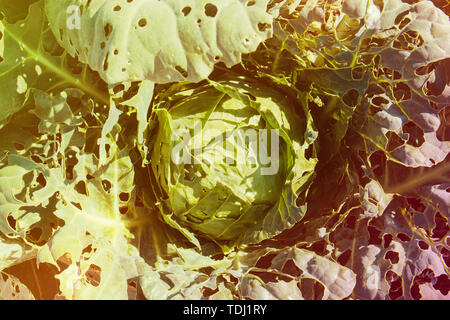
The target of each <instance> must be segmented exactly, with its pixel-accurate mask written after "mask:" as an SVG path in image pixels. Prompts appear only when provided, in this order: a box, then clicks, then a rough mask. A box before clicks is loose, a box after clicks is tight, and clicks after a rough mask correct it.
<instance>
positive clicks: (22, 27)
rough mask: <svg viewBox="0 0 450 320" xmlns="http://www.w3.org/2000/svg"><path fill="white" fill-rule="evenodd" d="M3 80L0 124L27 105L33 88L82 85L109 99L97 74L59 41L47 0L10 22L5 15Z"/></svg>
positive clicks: (0, 44)
mask: <svg viewBox="0 0 450 320" xmlns="http://www.w3.org/2000/svg"><path fill="white" fill-rule="evenodd" d="M36 34H37V35H36ZM83 70H84V71H83ZM0 80H1V82H2V90H1V91H0V127H1V126H3V125H4V123H5V121H7V120H8V118H9V117H10V115H12V114H13V113H15V112H17V111H18V110H20V109H21V108H22V107H23V106H24V104H25V102H26V101H27V100H28V99H29V98H30V90H31V89H41V90H45V91H47V90H50V91H57V89H58V88H59V89H61V88H65V87H70V86H71V87H79V88H81V89H82V90H83V91H84V92H85V93H86V94H89V95H91V96H94V97H97V98H99V99H100V101H106V102H107V101H108V100H107V99H106V98H105V95H104V93H102V92H101V90H100V89H99V88H98V87H97V86H96V83H98V80H96V79H95V76H94V75H92V74H90V73H89V72H87V70H85V68H84V69H83V67H82V66H80V65H79V64H78V63H77V62H76V61H75V60H73V59H72V58H70V56H68V55H67V53H65V52H64V51H63V50H61V48H60V47H59V46H58V44H57V43H56V41H55V39H54V37H53V34H52V33H51V31H50V29H49V27H48V24H47V20H46V17H45V13H44V6H43V1H38V2H36V3H33V4H32V5H31V6H30V7H29V14H28V15H26V17H24V18H23V20H18V21H14V22H9V20H8V19H7V18H6V17H5V18H3V19H2V21H1V22H0Z"/></svg>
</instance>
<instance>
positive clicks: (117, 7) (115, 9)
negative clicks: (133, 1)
mask: <svg viewBox="0 0 450 320" xmlns="http://www.w3.org/2000/svg"><path fill="white" fill-rule="evenodd" d="M113 10H114V11H120V10H122V7H121V6H115V7H114V9H113Z"/></svg>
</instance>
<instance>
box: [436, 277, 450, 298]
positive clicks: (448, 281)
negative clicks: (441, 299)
mask: <svg viewBox="0 0 450 320" xmlns="http://www.w3.org/2000/svg"><path fill="white" fill-rule="evenodd" d="M433 288H435V289H436V290H439V291H440V292H441V293H442V294H443V295H444V296H446V295H447V294H448V292H449V291H450V278H449V277H448V275H446V274H441V275H440V276H439V277H437V278H436V281H435V283H434V284H433Z"/></svg>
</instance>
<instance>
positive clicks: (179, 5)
mask: <svg viewBox="0 0 450 320" xmlns="http://www.w3.org/2000/svg"><path fill="white" fill-rule="evenodd" d="M267 1H268V0H256V1H255V2H254V4H253V5H252V6H246V5H245V2H243V1H238V0H228V1H218V0H208V1H206V0H202V1H191V2H189V3H186V2H185V1H180V0H164V1H157V0H145V1H142V0H139V1H133V2H129V3H123V2H122V1H120V0H114V1H110V0H108V1H106V0H93V1H88V0H83V1H75V0H46V12H47V16H48V19H49V21H50V26H51V28H52V30H53V32H54V34H55V35H56V38H57V39H58V41H59V42H60V43H61V45H62V46H63V47H64V48H65V49H66V50H67V51H68V52H69V53H70V54H71V55H72V56H77V57H78V59H79V60H80V61H82V62H85V63H87V64H89V66H90V67H91V68H92V69H93V70H95V71H97V72H98V73H99V74H100V76H101V77H102V78H103V79H104V80H105V81H106V82H107V83H109V84H116V83H122V82H128V81H140V80H150V81H153V82H156V83H167V82H174V81H183V80H187V81H193V82H198V81H200V80H203V79H206V78H207V77H208V76H209V74H210V73H211V72H212V70H213V67H214V65H215V64H216V63H218V62H224V63H225V64H226V65H227V66H229V67H230V66H232V65H235V64H237V63H239V62H240V60H241V55H242V54H244V53H249V52H252V51H254V50H255V49H256V48H257V46H258V45H259V44H260V43H261V42H262V41H264V40H265V39H267V38H268V37H270V36H271V31H272V29H271V24H272V17H271V16H270V15H269V14H267V13H266V5H267ZM68 23H69V24H71V27H70V28H68V27H67V25H68ZM72 25H73V26H72Z"/></svg>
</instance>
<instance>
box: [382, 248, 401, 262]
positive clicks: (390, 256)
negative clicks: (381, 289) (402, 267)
mask: <svg viewBox="0 0 450 320" xmlns="http://www.w3.org/2000/svg"><path fill="white" fill-rule="evenodd" d="M384 259H386V260H390V261H391V263H392V264H397V263H398V261H399V255H398V252H395V251H392V250H390V251H388V252H386V254H385V255H384Z"/></svg>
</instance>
